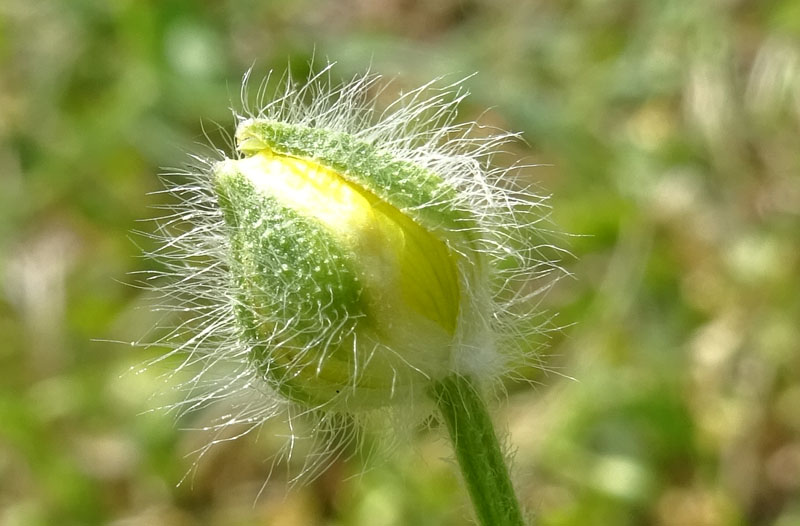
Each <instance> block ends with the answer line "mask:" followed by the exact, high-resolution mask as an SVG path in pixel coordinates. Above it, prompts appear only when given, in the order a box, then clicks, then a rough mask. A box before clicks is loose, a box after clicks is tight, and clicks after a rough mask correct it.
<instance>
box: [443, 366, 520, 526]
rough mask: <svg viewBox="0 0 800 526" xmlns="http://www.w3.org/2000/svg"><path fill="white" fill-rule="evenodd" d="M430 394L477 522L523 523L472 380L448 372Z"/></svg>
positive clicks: (486, 525) (488, 524) (506, 525)
mask: <svg viewBox="0 0 800 526" xmlns="http://www.w3.org/2000/svg"><path fill="white" fill-rule="evenodd" d="M433 395H434V398H435V400H436V402H437V404H438V406H439V411H441V413H442V416H443V417H444V421H445V423H446V424H447V429H448V431H449V432H450V438H451V439H452V441H453V448H454V449H455V453H456V458H457V459H458V464H459V466H460V467H461V473H462V474H463V476H464V481H465V482H466V484H467V489H468V491H469V494H470V497H471V498H472V503H473V506H474V507H475V513H476V515H477V516H478V521H479V522H480V524H482V525H484V526H524V524H525V521H524V520H523V518H522V512H521V511H520V506H519V502H518V501H517V496H516V495H515V493H514V487H513V486H512V484H511V478H510V477H509V474H508V468H507V467H506V464H505V459H504V457H503V452H502V450H501V448H500V443H499V441H498V440H497V435H496V434H495V432H494V427H493V426H492V420H491V418H490V417H489V413H488V411H487V409H486V404H485V403H484V401H483V398H482V397H481V395H480V393H479V392H478V391H477V389H476V387H475V385H474V383H473V382H472V380H470V379H469V378H468V377H466V376H461V375H458V374H451V375H449V376H447V377H446V378H445V379H443V380H441V381H439V382H436V383H435V384H434V386H433Z"/></svg>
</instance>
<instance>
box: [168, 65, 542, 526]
mask: <svg viewBox="0 0 800 526" xmlns="http://www.w3.org/2000/svg"><path fill="white" fill-rule="evenodd" d="M325 72H327V69H326V70H325ZM325 78H326V77H324V76H323V75H322V74H321V75H317V76H315V77H313V78H312V79H311V80H310V81H309V82H308V83H307V84H306V85H304V86H300V87H297V86H295V85H294V84H293V83H291V82H289V83H288V84H287V87H286V89H285V91H284V92H283V93H279V94H277V95H276V96H275V98H274V99H273V101H271V102H268V103H264V102H263V97H264V96H263V90H259V107H258V109H257V110H255V111H253V110H250V109H249V105H248V104H247V102H246V101H247V97H246V96H243V105H244V107H245V115H243V116H237V124H238V125H237V129H236V134H235V144H234V145H232V146H234V147H235V152H233V153H232V155H231V158H228V156H227V155H226V154H225V152H222V151H220V152H219V157H220V158H219V159H202V158H196V161H197V166H195V167H193V169H191V170H189V171H188V172H187V173H185V174H183V175H188V176H189V177H190V181H189V182H188V183H185V184H178V185H175V186H174V187H172V188H171V189H170V190H171V191H172V192H173V193H174V194H175V195H177V196H178V197H179V199H180V203H181V204H180V205H178V207H177V211H176V214H175V215H173V216H169V217H168V218H167V219H166V221H164V223H163V226H162V232H163V233H164V241H165V242H164V248H163V249H162V250H161V251H160V252H158V253H157V255H159V256H160V257H161V258H162V261H165V263H166V265H167V268H168V269H169V272H168V273H167V274H168V275H170V276H171V277H172V278H173V279H172V285H169V286H168V294H169V295H171V296H172V297H174V298H176V299H177V302H176V303H177V304H178V305H179V307H178V309H177V310H179V311H180V312H181V313H185V312H187V311H188V312H189V316H188V317H187V318H186V320H185V321H183V322H182V323H181V325H180V326H179V327H178V329H176V330H175V331H173V332H172V333H170V336H169V337H168V339H169V341H175V338H177V339H180V338H183V337H184V336H183V335H185V334H187V332H188V333H189V334H190V336H189V337H188V339H186V340H185V341H178V343H177V344H176V349H175V351H174V352H188V358H187V363H193V362H195V361H198V360H199V361H202V362H203V363H206V364H207V365H208V367H207V368H206V369H204V371H203V372H202V373H200V375H198V376H196V377H195V379H194V381H193V383H192V384H191V386H190V387H192V388H194V387H195V386H197V385H205V384H208V386H209V388H208V392H209V393H210V394H206V395H203V394H200V395H199V396H195V397H194V398H190V399H189V400H188V401H187V407H188V408H190V409H191V408H195V407H198V406H202V405H203V404H205V403H207V402H216V401H220V400H224V399H234V398H237V397H239V398H237V399H239V400H242V398H240V397H242V396H243V397H244V401H240V402H239V404H240V405H241V407H242V408H243V409H242V410H241V415H240V416H239V417H233V418H229V419H227V420H226V421H225V422H224V423H223V424H222V425H223V426H224V425H229V424H234V423H242V422H245V423H248V424H252V425H253V426H256V425H258V424H259V423H260V422H262V421H264V420H265V419H267V418H270V417H272V416H275V415H277V414H281V413H283V412H284V411H286V410H289V411H290V412H289V413H287V414H289V415H290V414H291V408H292V407H299V408H300V410H301V412H302V413H303V414H306V415H312V414H313V415H321V416H320V418H322V419H323V420H322V422H324V421H325V419H326V418H334V417H335V416H336V415H343V414H347V415H361V414H365V413H371V412H373V410H376V409H379V408H391V407H400V408H408V407H410V406H414V405H418V404H422V405H423V406H425V407H426V408H427V410H428V411H430V410H431V409H433V408H434V407H437V406H438V408H439V409H440V411H441V414H442V415H443V416H444V419H445V422H446V423H447V425H448V429H450V430H451V433H453V436H454V438H455V437H456V434H458V440H457V441H456V442H457V444H456V446H457V456H458V458H459V461H460V462H461V463H462V468H463V471H464V476H465V479H467V483H468V485H469V487H470V489H471V492H473V497H475V496H476V495H483V497H481V499H483V501H482V502H483V504H481V503H480V502H478V503H476V508H477V510H478V514H479V516H480V517H481V520H484V521H485V522H486V523H487V524H488V523H492V524H519V523H520V522H519V521H520V520H521V519H520V515H519V511H518V508H517V507H516V504H515V499H514V496H513V490H512V489H511V486H510V483H508V481H507V476H506V477H505V482H503V481H502V480H501V481H500V482H498V481H497V480H494V479H492V480H489V479H487V478H486V477H487V475H486V473H489V472H492V473H494V474H493V475H491V476H490V477H489V478H492V477H500V478H502V476H503V473H504V472H505V468H504V466H503V459H502V455H501V453H500V451H501V450H500V448H499V446H497V445H496V444H495V445H494V446H492V445H491V444H490V445H489V446H486V443H487V441H489V442H493V441H494V442H496V440H495V439H494V438H493V437H494V434H493V431H492V429H491V420H490V419H489V418H488V416H487V415H486V414H485V409H484V405H483V402H482V399H481V397H480V394H479V393H480V391H481V390H482V389H483V388H485V387H487V386H488V387H491V385H492V383H493V381H494V380H496V379H498V378H500V377H501V376H502V375H505V374H508V373H509V372H511V371H513V370H514V369H515V368H517V367H520V366H524V365H527V364H529V363H531V349H532V348H533V346H534V345H535V343H533V341H532V340H531V338H530V336H531V335H532V334H533V333H535V332H536V331H537V330H538V327H539V325H540V322H539V321H538V320H539V318H538V313H537V311H536V304H535V303H534V302H533V301H532V298H534V297H535V296H536V294H538V292H540V291H541V290H543V289H544V288H545V287H546V285H547V284H545V285H544V286H542V285H532V283H535V282H536V281H537V280H538V279H539V278H542V277H544V276H547V275H549V274H551V273H552V272H553V270H555V269H556V268H557V267H556V266H555V265H554V264H553V263H552V262H551V261H548V259H547V258H546V257H544V256H542V255H541V250H540V249H541V248H542V246H544V245H545V243H543V242H541V241H539V234H538V230H537V229H536V228H535V224H536V223H537V222H538V221H539V220H540V219H541V216H540V214H539V210H540V208H541V207H540V205H541V201H542V199H541V198H538V197H536V196H535V195H534V194H532V193H530V192H529V191H528V190H527V187H525V186H521V185H515V184H514V183H513V179H512V178H511V175H512V171H511V170H508V169H503V168H491V167H490V166H489V160H490V157H491V156H492V155H493V154H494V153H495V152H496V151H498V150H499V147H500V146H501V145H502V144H503V143H505V142H507V141H508V140H510V139H511V138H513V135H510V134H503V133H501V134H496V135H491V136H488V137H486V136H484V137H482V138H475V137H473V136H472V132H473V130H474V129H475V128H476V127H477V125H475V124H464V125H459V124H453V121H454V119H455V108H456V105H457V104H458V102H459V101H460V100H461V99H462V98H463V95H461V94H459V92H458V91H457V89H456V90H454V89H453V88H452V87H447V88H444V89H437V88H434V87H432V85H427V86H423V87H422V88H419V89H417V90H413V91H411V92H409V93H406V94H405V95H403V96H401V97H400V98H399V100H398V101H397V102H395V103H394V104H392V105H390V106H389V108H388V109H387V110H384V111H383V112H382V113H380V114H379V115H378V116H377V117H376V113H377V110H376V109H375V105H376V103H375V101H374V100H372V99H370V98H369V96H368V94H369V93H370V92H371V90H372V88H373V87H374V86H375V83H376V82H377V81H378V77H373V76H365V77H361V78H357V79H355V80H354V81H353V82H351V83H350V84H346V85H344V86H343V87H340V88H335V89H332V88H330V86H329V84H328V83H327V82H326V80H325ZM243 93H246V90H243ZM309 99H310V100H309ZM484 135H485V134H484ZM551 281H552V280H548V282H551ZM186 305H190V306H191V307H189V308H187V307H186ZM217 364H233V365H234V366H236V367H237V368H238V369H237V370H236V371H233V373H232V374H231V373H230V372H228V373H227V377H226V378H225V379H224V380H223V381H221V382H220V381H218V379H217V378H215V377H214V376H213V374H212V372H211V371H212V370H213V367H212V366H214V365H217ZM254 398H255V399H256V400H255V401H254ZM425 400H427V403H426V402H425ZM231 403H233V402H231ZM323 427H324V426H323ZM319 428H320V427H318V426H315V429H319ZM475 429H480V433H477V434H474V433H473V434H470V433H472V431H473V430H475ZM462 434H463V435H462ZM459 443H460V444H463V448H461V449H458V446H459ZM465 448H466V449H465ZM476 450H480V451H477V452H476ZM465 459H467V461H465ZM470 459H472V460H470ZM475 459H477V460H475ZM470 466H471V467H470ZM498 474H499V475H498ZM493 502H494V504H492V503H493ZM497 503H502V504H497ZM506 509H508V510H511V511H504V510H506ZM515 510H516V511H515ZM498 521H503V522H498ZM515 521H516V522H515Z"/></svg>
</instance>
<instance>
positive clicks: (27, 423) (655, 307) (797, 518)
mask: <svg viewBox="0 0 800 526" xmlns="http://www.w3.org/2000/svg"><path fill="white" fill-rule="evenodd" d="M315 52H316V55H317V57H318V58H320V57H321V58H323V59H325V58H330V59H331V60H336V61H338V63H339V65H338V66H337V69H336V73H335V74H336V75H341V76H342V77H351V76H352V75H354V74H356V73H359V72H363V71H364V70H365V68H366V67H368V66H370V67H371V68H372V70H373V71H375V72H377V73H381V74H384V75H387V76H389V77H396V81H395V86H396V88H397V89H400V88H402V87H411V86H416V85H419V84H421V83H424V82H426V81H428V80H430V79H431V78H433V77H437V76H440V75H456V76H466V75H468V74H470V73H472V72H478V75H477V76H475V77H472V78H470V79H469V80H468V81H467V83H466V84H467V87H468V88H469V90H470V91H471V92H472V96H471V97H470V98H469V99H468V101H467V102H466V103H465V104H464V106H463V107H462V111H461V114H460V116H461V118H463V119H464V120H469V119H474V118H480V119H481V122H483V123H486V124H491V125H495V126H500V127H502V128H506V129H510V130H518V131H522V132H523V133H524V137H525V139H526V141H527V142H526V143H522V142H520V143H519V144H516V145H514V146H513V149H514V154H515V156H516V157H520V158H522V159H524V160H525V161H526V162H530V163H540V164H544V165H546V166H542V167H539V168H536V169H534V170H533V171H532V172H531V177H533V178H535V179H536V180H538V181H539V182H540V184H541V187H542V188H544V189H545V190H546V191H547V192H548V193H551V194H552V199H551V204H552V207H553V209H552V219H553V223H554V224H555V225H557V228H558V229H559V230H560V231H562V232H566V233H569V234H570V235H563V236H560V241H559V242H560V243H562V244H563V246H565V247H567V248H568V249H569V250H570V251H571V252H572V253H573V254H574V256H575V257H574V258H567V259H565V261H564V262H563V264H564V266H565V267H566V268H567V269H568V270H569V271H570V272H571V273H572V275H573V276H574V277H573V278H568V279H565V280H562V281H561V282H559V283H558V285H557V286H556V287H555V288H554V289H553V290H552V291H551V293H550V294H549V295H548V296H547V297H546V298H545V299H544V302H543V303H544V306H545V307H547V308H548V309H550V310H551V312H554V313H558V317H557V318H556V320H555V324H556V325H557V326H559V327H561V330H559V331H554V332H552V333H551V334H550V335H549V342H548V347H547V350H546V351H545V352H544V354H543V356H542V360H543V362H544V363H545V364H546V366H547V369H548V371H549V372H546V373H545V372H541V371H539V372H536V371H531V378H532V379H533V380H535V382H536V385H535V386H534V387H530V386H529V385H527V384H524V383H523V384H509V386H508V390H509V396H508V400H507V401H504V402H503V403H500V404H498V407H497V420H498V422H500V423H508V430H509V433H510V440H511V442H512V443H513V444H514V445H515V447H516V460H515V479H516V482H517V485H518V487H519V492H520V495H521V497H522V499H523V500H524V502H525V505H526V506H527V507H528V509H529V510H531V511H532V512H533V513H534V514H535V515H536V517H537V518H538V521H539V522H538V524H540V525H543V526H544V525H548V526H549V525H598V526H600V525H603V526H607V525H640V524H641V525H650V524H653V525H664V526H667V525H670V526H692V525H698V526H699V525H707V526H715V525H775V526H790V525H794V524H800V301H799V300H798V292H800V141H799V140H798V138H799V137H800V2H797V1H794V0H782V1H781V0H776V1H755V0H753V1H745V0H709V1H697V0H645V1H640V0H627V1H626V0H573V1H565V2H557V1H546V0H541V1H519V0H440V1H433V0H431V1H415V0H382V1H375V2H372V1H369V0H347V1H340V2H335V1H321V2H320V1H312V0H294V1H290V0H285V1H262V2H257V1H253V0H244V1H238V2H237V1H199V2H190V1H166V0H165V1H156V0H110V1H109V0H33V1H32V0H2V2H0V526H37V525H63V526H70V525H95V524H111V525H114V526H139V525H167V526H172V525H175V526H178V525H181V526H184V525H186V526H190V525H209V526H212V525H226V526H231V525H255V524H275V525H290V526H291V525H317V524H320V525H321V524H324V525H331V526H333V525H370V526H381V525H407V524H414V525H415V526H425V525H458V524H467V523H468V521H469V517H470V508H469V504H468V502H467V501H466V497H465V492H464V490H463V488H462V487H461V485H460V482H459V479H458V478H457V476H456V475H454V472H453V470H452V469H451V468H452V465H451V464H450V462H449V461H448V458H449V455H450V453H449V449H448V445H447V442H446V441H445V440H443V439H442V433H440V432H439V430H436V429H433V430H428V431H420V433H419V436H418V438H417V443H416V444H415V445H414V447H412V448H409V450H408V451H400V452H398V453H397V454H396V455H395V456H394V457H392V458H391V459H389V460H386V461H383V462H380V463H378V464H377V465H375V466H373V467H372V469H369V470H367V471H364V468H363V467H362V466H361V465H360V464H359V461H358V460H357V459H354V460H351V461H348V462H341V463H339V464H336V465H334V466H333V467H332V469H331V470H330V471H328V472H327V473H326V474H325V475H323V477H321V478H320V479H319V480H317V481H316V482H314V483H313V484H311V485H308V486H303V487H299V488H296V489H294V490H292V491H289V492H287V491H286V480H285V477H284V476H283V475H282V471H280V470H279V471H277V472H276V474H275V475H274V476H273V478H272V479H271V481H270V483H269V484H268V485H267V486H266V487H265V488H264V490H263V492H262V493H261V495H260V497H258V498H256V496H257V494H258V493H259V490H260V489H261V487H262V484H263V482H264V480H265V478H266V473H267V471H268V468H269V463H268V462H267V461H266V459H267V458H268V457H269V456H270V454H271V453H272V452H274V451H275V448H276V447H278V445H279V444H280V443H282V440H283V439H280V438H277V439H276V438H274V437H272V436H271V434H270V432H269V431H270V430H269V429H265V430H263V431H262V433H261V435H260V437H256V436H251V437H248V438H245V439H242V440H239V441H236V442H231V443H226V444H223V445H221V446H219V447H217V448H215V449H213V450H212V453H210V454H209V455H208V456H206V457H205V458H204V459H203V461H202V462H200V463H199V465H198V466H197V467H196V469H195V470H193V471H191V470H192V463H193V460H194V458H195V457H194V456H193V455H192V451H195V450H196V449H197V448H198V447H200V446H202V445H203V443H204V441H205V440H207V439H208V437H207V435H205V434H204V433H202V432H199V431H186V430H184V429H185V428H193V427H202V425H204V422H206V421H208V420H209V419H210V418H212V417H213V416H214V415H207V414H204V413H202V412H201V413H196V414H194V415H190V416H188V417H184V418H181V419H179V420H177V421H176V420H175V416H174V415H172V414H167V413H165V412H163V411H155V412H152V411H151V412H148V411H149V410H150V409H152V408H153V407H154V406H155V403H154V402H153V401H152V400H151V399H150V394H151V393H153V392H154V391H156V390H159V389H161V388H162V387H163V386H162V385H161V380H160V379H159V376H160V375H161V374H163V373H164V370H160V369H159V368H158V367H156V368H151V369H149V370H147V371H145V372H143V373H140V374H135V373H134V374H132V373H130V372H129V370H130V368H131V367H135V366H136V365H137V364H140V363H142V362H143V361H144V360H146V359H147V358H149V357H151V356H152V355H153V354H155V353H157V352H158V349H150V350H148V349H142V348H138V347H131V346H127V345H119V344H111V343H106V342H103V341H95V340H104V339H112V340H123V341H132V340H136V339H138V338H140V337H142V336H143V335H144V334H146V333H147V331H148V330H149V328H150V327H151V326H152V325H153V324H154V322H155V319H156V318H155V316H156V315H154V314H152V313H151V312H150V310H149V301H150V300H148V299H147V298H146V296H145V295H144V294H143V293H142V291H140V290H139V289H136V288H134V287H131V286H128V285H125V284H124V282H126V281H131V279H130V277H129V276H127V273H130V272H134V271H139V270H144V269H148V268H152V265H153V263H152V262H150V261H148V260H147V259H144V258H142V257H140V254H141V251H140V246H141V245H144V247H143V248H147V243H148V241H147V239H146V238H142V237H140V236H135V235H132V234H131V232H132V231H133V230H136V229H139V230H145V231H146V230H147V229H148V228H150V229H152V224H150V223H138V222H137V221H138V220H141V219H146V218H151V217H154V216H155V215H157V214H158V211H156V210H153V209H152V208H151V206H152V205H154V204H158V203H159V202H160V201H159V200H163V199H164V198H163V197H158V196H148V195H147V194H148V192H152V191H154V190H158V189H159V188H160V186H159V181H158V178H157V174H158V172H159V171H161V167H166V166H177V165H180V164H181V163H182V162H184V159H185V153H186V152H193V151H199V148H200V147H199V146H198V145H197V141H200V142H201V143H202V142H204V141H205V139H203V135H202V129H201V125H202V124H203V123H206V124H208V123H213V122H219V123H221V124H222V125H223V126H229V127H230V125H231V123H232V120H231V117H230V111H229V106H230V105H231V103H234V104H235V103H236V100H237V99H238V87H239V82H240V79H241V75H242V73H243V72H244V71H245V70H246V69H247V68H249V67H250V66H252V65H255V68H256V71H257V72H258V71H262V72H265V71H267V70H268V69H270V68H276V69H277V70H279V71H282V70H284V69H285V68H286V65H287V63H289V61H291V62H290V63H291V69H292V70H293V72H294V73H295V74H296V75H298V76H300V77H302V76H303V75H305V74H306V73H307V70H308V61H309V60H310V59H311V56H312V54H313V53H315ZM487 108H488V111H486V110H487ZM188 471H191V476H190V477H189V478H188V479H187V480H186V481H185V482H184V483H183V484H181V485H178V482H179V481H180V480H181V479H182V477H183V476H184V474H186V473H187V472H188Z"/></svg>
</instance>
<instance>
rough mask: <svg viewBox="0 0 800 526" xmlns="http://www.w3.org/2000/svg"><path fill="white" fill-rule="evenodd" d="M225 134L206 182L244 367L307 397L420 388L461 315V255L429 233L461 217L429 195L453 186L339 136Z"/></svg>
mask: <svg viewBox="0 0 800 526" xmlns="http://www.w3.org/2000/svg"><path fill="white" fill-rule="evenodd" d="M236 139H237V144H238V149H239V150H240V152H242V154H243V157H242V158H240V159H236V160H225V161H222V162H219V163H217V164H216V165H215V166H214V169H213V171H214V186H215V190H216V192H217V195H218V198H219V203H220V206H221V208H222V210H223V214H224V217H225V222H226V224H227V226H228V235H229V236H230V247H231V249H230V250H231V254H230V272H231V278H232V280H233V283H234V289H235V291H236V316H237V320H238V323H239V324H240V326H241V329H242V333H243V335H244V336H245V337H246V338H247V340H248V344H249V346H250V347H251V348H252V351H251V352H252V354H251V359H252V360H253V363H254V364H255V366H256V368H257V369H258V371H259V372H260V373H261V374H262V375H263V377H264V379H266V380H267V381H268V382H269V383H270V384H271V385H272V386H273V387H274V388H276V389H277V390H278V391H279V392H281V393H282V394H283V395H284V396H286V397H288V398H290V399H292V400H294V401H296V402H300V403H302V404H304V405H307V406H313V407H317V406H320V407H323V406H324V407H325V408H327V409H334V410H337V409H348V410H357V409H364V408H373V407H377V406H382V405H386V404H388V403H390V402H396V401H397V400H402V399H407V398H409V397H415V396H416V397H421V396H423V395H424V390H425V389H427V387H428V385H429V382H430V381H431V380H433V379H437V378H441V377H443V376H444V375H445V374H446V373H447V371H448V370H449V369H450V368H451V366H452V363H453V360H452V356H451V355H452V353H453V352H454V344H455V342H456V340H457V337H458V330H459V325H460V324H462V323H463V322H464V319H463V316H462V314H464V313H462V301H461V299H462V296H463V295H464V288H465V286H467V283H465V282H464V278H463V276H465V275H466V274H465V272H464V271H463V269H462V267H463V266H464V262H463V261H462V260H463V259H464V258H465V256H464V254H463V253H459V252H456V251H455V250H454V249H453V248H451V246H450V244H449V243H448V240H447V239H446V238H445V236H444V235H442V234H441V232H443V231H445V230H443V227H447V228H448V229H449V230H447V231H450V232H457V228H458V227H459V226H460V225H461V226H463V225H464V222H466V221H468V218H467V217H466V216H465V215H464V214H461V213H459V212H457V211H455V210H453V209H452V208H448V206H447V204H445V205H441V204H437V203H442V202H444V203H450V202H451V201H447V200H444V201H443V200H442V199H441V196H442V195H446V194H447V193H452V192H454V189H453V188H452V187H449V186H448V185H447V183H445V181H444V180H442V179H441V178H439V177H438V176H436V175H435V174H433V173H432V172H430V171H428V170H425V169H422V168H420V167H418V166H415V165H414V164H412V163H409V162H405V161H400V160H396V159H394V158H392V157H391V156H389V155H387V154H384V153H382V152H380V151H379V150H377V149H375V148H373V147H372V146H371V145H370V144H368V143H366V142H364V141H359V140H356V139H354V138H353V137H351V136H349V135H346V134H342V133H334V132H330V131H326V130H319V129H314V128H308V127H303V126H292V125H289V124H285V123H280V122H276V121H271V120H268V119H251V120H247V121H244V122H243V123H241V124H240V126H239V128H238V130H237V134H236ZM428 225H431V227H428ZM437 228H438V230H439V233H437V232H436V231H435V230H436V229H437ZM454 236H455V234H453V237H454ZM469 264H470V265H475V264H476V262H475V261H471V262H469ZM467 310H468V309H467Z"/></svg>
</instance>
